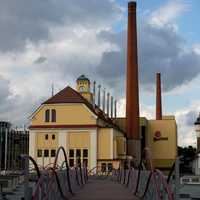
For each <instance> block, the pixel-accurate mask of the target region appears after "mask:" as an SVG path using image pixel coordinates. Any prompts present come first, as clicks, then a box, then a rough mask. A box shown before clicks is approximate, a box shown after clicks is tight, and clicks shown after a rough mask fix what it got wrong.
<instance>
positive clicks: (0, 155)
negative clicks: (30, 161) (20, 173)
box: [0, 121, 29, 171]
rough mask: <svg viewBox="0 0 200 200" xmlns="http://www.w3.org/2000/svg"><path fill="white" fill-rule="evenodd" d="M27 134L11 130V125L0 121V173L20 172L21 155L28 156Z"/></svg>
mask: <svg viewBox="0 0 200 200" xmlns="http://www.w3.org/2000/svg"><path fill="white" fill-rule="evenodd" d="M28 149H29V132H28V130H25V129H23V130H21V129H16V128H12V126H11V123H9V122H6V121H0V171H13V170H21V169H23V167H24V163H23V161H22V160H21V159H20V155H21V154H28Z"/></svg>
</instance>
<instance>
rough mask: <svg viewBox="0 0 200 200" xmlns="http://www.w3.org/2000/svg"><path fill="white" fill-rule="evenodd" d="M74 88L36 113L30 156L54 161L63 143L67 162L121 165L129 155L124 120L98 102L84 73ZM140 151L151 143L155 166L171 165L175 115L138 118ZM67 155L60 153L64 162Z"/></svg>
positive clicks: (91, 165) (41, 162) (43, 163)
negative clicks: (100, 105)
mask: <svg viewBox="0 0 200 200" xmlns="http://www.w3.org/2000/svg"><path fill="white" fill-rule="evenodd" d="M76 83H77V86H76V90H74V89H72V88H71V87H69V86H68V87H66V88H64V89H63V90H61V91H60V92H58V93H57V94H56V95H54V96H53V97H51V98H50V99H48V100H47V101H45V102H44V103H42V104H41V106H40V107H39V108H38V109H37V110H36V111H35V112H34V113H33V114H32V116H31V125H30V127H29V129H30V142H29V143H30V147H29V152H30V155H31V156H32V157H33V158H34V159H35V160H36V161H37V163H38V164H39V166H46V165H48V164H49V163H52V162H53V160H54V157H55V153H56V150H57V149H58V147H59V146H63V147H64V148H65V150H66V152H67V154H68V161H69V165H70V166H71V167H72V166H74V165H76V164H77V163H80V162H81V163H87V165H88V168H89V169H92V168H94V167H96V166H102V167H105V166H107V167H111V166H114V167H116V168H117V167H118V166H119V163H120V161H123V160H125V159H126V157H127V155H126V150H127V146H126V141H127V139H126V134H125V133H126V127H125V120H126V119H125V118H112V119H111V118H110V117H109V116H108V115H107V114H105V113H104V112H103V111H102V110H101V109H100V108H99V107H98V106H97V105H95V106H94V103H93V94H92V93H91V91H90V81H89V79H88V78H86V77H85V76H84V75H82V76H80V77H79V78H78V79H77V82H76ZM140 139H141V151H142V150H143V149H144V148H145V147H149V148H150V150H151V152H152V159H153V163H154V166H155V167H157V168H160V169H162V170H169V168H171V166H172V164H173V162H174V160H175V158H176V155H177V126H176V121H175V118H174V117H173V116H165V117H162V120H148V119H146V118H145V117H141V118H140ZM62 161H63V157H62V156H60V157H59V164H60V165H61V164H62Z"/></svg>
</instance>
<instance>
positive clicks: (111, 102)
mask: <svg viewBox="0 0 200 200" xmlns="http://www.w3.org/2000/svg"><path fill="white" fill-rule="evenodd" d="M110 109H111V118H113V96H111V107H110Z"/></svg>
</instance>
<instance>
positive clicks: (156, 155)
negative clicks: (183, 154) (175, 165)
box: [146, 119, 177, 167]
mask: <svg viewBox="0 0 200 200" xmlns="http://www.w3.org/2000/svg"><path fill="white" fill-rule="evenodd" d="M156 131H160V133H161V137H162V138H167V140H154V137H155V132H156ZM146 144H147V146H148V147H150V150H151V152H152V157H153V162H154V164H155V165H156V166H158V167H170V166H171V163H172V162H173V161H174V159H175V158H176V156H177V125H176V121H175V120H170V119H166V120H149V121H148V129H147V135H146Z"/></svg>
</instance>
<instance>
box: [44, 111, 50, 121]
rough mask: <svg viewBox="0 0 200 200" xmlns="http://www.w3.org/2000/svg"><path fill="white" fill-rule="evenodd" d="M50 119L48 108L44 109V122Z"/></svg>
mask: <svg viewBox="0 0 200 200" xmlns="http://www.w3.org/2000/svg"><path fill="white" fill-rule="evenodd" d="M49 119H50V112H49V109H48V110H46V111H45V122H49Z"/></svg>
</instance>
